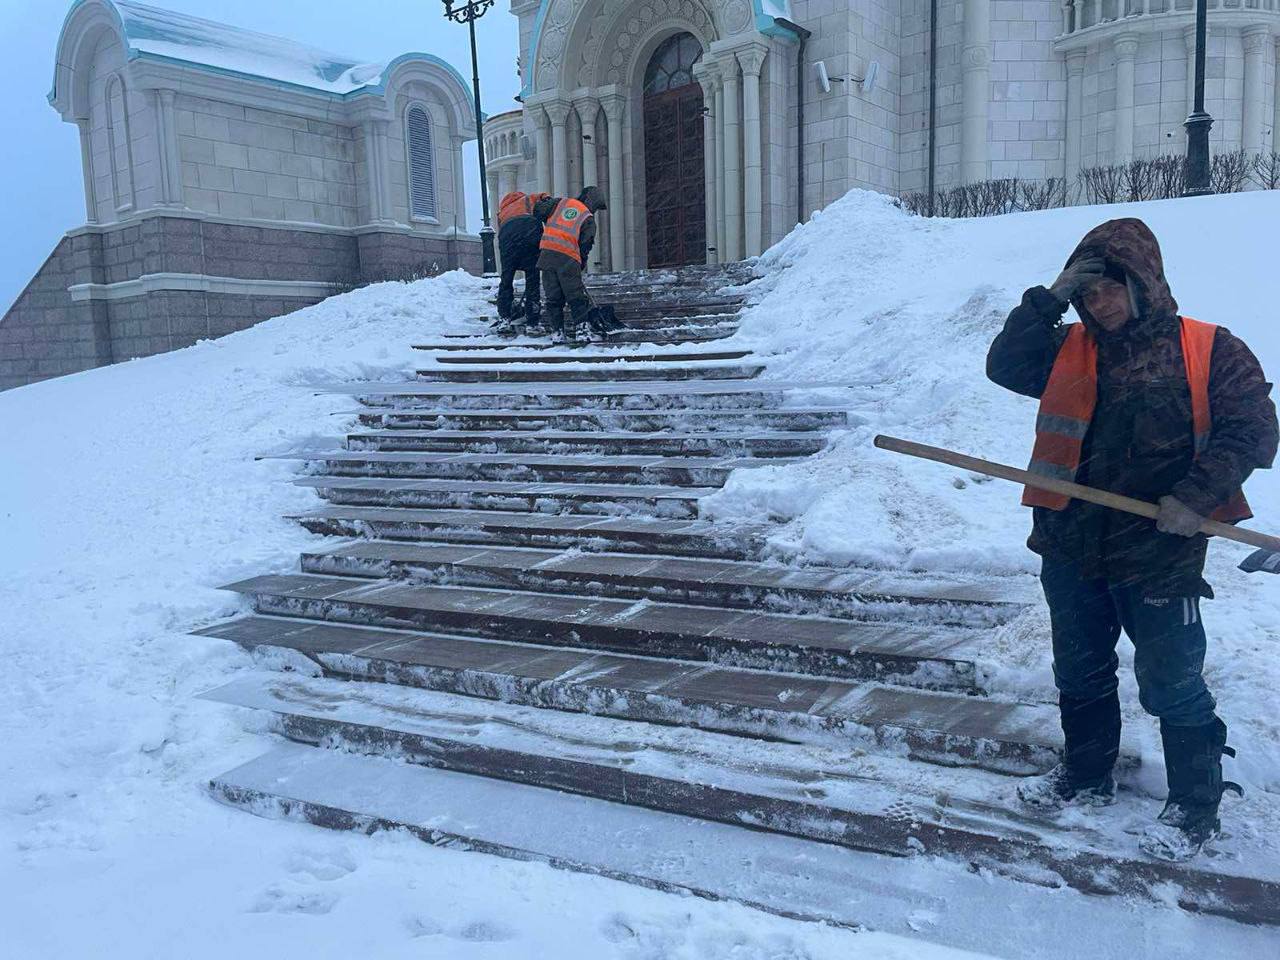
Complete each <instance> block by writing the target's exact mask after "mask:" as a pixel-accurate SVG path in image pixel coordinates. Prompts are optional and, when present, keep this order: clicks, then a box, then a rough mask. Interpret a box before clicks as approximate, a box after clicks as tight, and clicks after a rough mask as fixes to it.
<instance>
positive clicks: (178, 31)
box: [112, 0, 386, 94]
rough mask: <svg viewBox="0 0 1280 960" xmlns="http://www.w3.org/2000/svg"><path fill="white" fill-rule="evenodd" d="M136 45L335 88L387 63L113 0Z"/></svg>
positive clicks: (372, 75) (354, 83)
mask: <svg viewBox="0 0 1280 960" xmlns="http://www.w3.org/2000/svg"><path fill="white" fill-rule="evenodd" d="M112 5H113V6H114V7H115V8H116V10H117V11H118V12H119V14H120V20H121V23H122V24H123V27H124V35H125V38H126V40H127V42H128V44H129V48H130V49H131V50H132V51H135V52H137V53H143V54H150V55H152V56H159V57H167V58H171V59H175V60H183V61H187V62H190V63H198V64H202V65H204V66H208V67H214V68H217V69H220V70H231V71H234V72H236V73H244V74H249V75H251V76H257V77H265V78H267V79H269V80H278V81H280V82H282V83H290V84H295V85H297V86H302V87H309V88H311V89H313V90H322V91H325V92H327V93H333V94H348V93H352V92H353V91H356V90H359V89H361V88H363V87H368V86H371V85H376V84H377V83H378V81H379V80H380V79H381V77H382V74H383V72H384V70H385V69H386V65H385V64H376V63H363V62H361V61H359V60H356V59H353V58H351V57H345V56H342V55H341V54H333V53H327V52H326V51H324V50H318V49H316V48H314V47H308V46H305V45H304V44H301V43H297V42H295V41H292V40H286V39H284V38H282V37H273V36H269V35H268V34H263V33H255V32H254V31H252V30H245V29H242V28H240V27H233V26H229V25H227V24H223V23H215V22H214V21H212V20H205V19H202V18H200V17H192V16H189V15H187V14H183V13H176V12H174V11H172V10H161V9H158V8H156V7H149V6H145V5H143V4H140V3H129V2H125V0H112Z"/></svg>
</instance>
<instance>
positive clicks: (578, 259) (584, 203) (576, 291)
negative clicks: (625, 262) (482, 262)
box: [538, 186, 608, 342]
mask: <svg viewBox="0 0 1280 960" xmlns="http://www.w3.org/2000/svg"><path fill="white" fill-rule="evenodd" d="M606 209H608V207H607V206H606V204H605V200H604V192H603V191H602V190H601V189H600V188H599V187H594V186H591V187H584V188H583V190H582V193H580V194H578V198H577V199H576V200H574V199H572V198H570V197H566V198H563V199H560V200H558V201H557V202H556V205H555V209H554V210H553V211H552V212H551V215H550V216H549V217H548V218H547V223H546V226H545V227H544V228H543V230H542V241H541V248H542V251H541V253H540V254H539V255H538V267H539V269H541V270H542V285H543V287H544V288H545V289H546V295H547V326H548V327H549V328H550V330H551V332H552V335H553V337H554V338H555V339H556V340H557V341H560V342H563V341H564V340H565V339H566V334H565V326H564V308H565V306H566V305H567V306H568V307H569V313H570V317H571V323H572V327H571V329H570V337H569V339H574V340H576V339H577V338H578V332H579V331H580V330H583V329H584V328H585V327H586V325H587V324H588V321H589V319H590V314H591V310H592V303H591V297H590V296H589V295H588V294H587V288H586V286H585V285H584V284H583V282H582V274H583V271H584V270H585V269H586V264H587V258H588V257H589V256H590V255H591V248H592V246H594V245H595V240H596V218H595V214H596V212H597V211H600V210H606Z"/></svg>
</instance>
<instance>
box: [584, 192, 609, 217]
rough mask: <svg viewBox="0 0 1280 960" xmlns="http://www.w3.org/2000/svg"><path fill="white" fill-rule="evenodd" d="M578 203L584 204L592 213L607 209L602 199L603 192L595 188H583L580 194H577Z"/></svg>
mask: <svg viewBox="0 0 1280 960" xmlns="http://www.w3.org/2000/svg"><path fill="white" fill-rule="evenodd" d="M578 202H579V203H583V204H585V205H586V207H587V209H588V210H590V211H591V212H592V213H595V212H596V211H598V210H608V209H609V205H608V204H607V203H606V202H605V199H604V191H603V190H601V189H600V188H599V187H596V186H589V187H583V188H582V192H581V193H580V194H578Z"/></svg>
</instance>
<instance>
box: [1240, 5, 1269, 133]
mask: <svg viewBox="0 0 1280 960" xmlns="http://www.w3.org/2000/svg"><path fill="white" fill-rule="evenodd" d="M1241 36H1242V38H1243V40H1244V136H1243V138H1242V141H1241V146H1243V147H1244V149H1245V151H1246V152H1248V153H1251V154H1253V153H1261V152H1262V148H1263V137H1262V131H1263V130H1264V129H1265V127H1266V108H1267V105H1266V69H1267V52H1268V49H1269V48H1270V47H1271V46H1272V40H1271V28H1270V27H1269V26H1265V25H1264V26H1253V27H1247V28H1246V29H1245V30H1244V32H1243V33H1242V34H1241Z"/></svg>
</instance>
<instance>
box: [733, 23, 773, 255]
mask: <svg viewBox="0 0 1280 960" xmlns="http://www.w3.org/2000/svg"><path fill="white" fill-rule="evenodd" d="M765 53H766V51H765V50H764V49H762V48H760V47H750V48H748V49H746V50H739V51H738V53H737V59H738V64H739V66H741V67H742V124H743V128H742V152H743V158H744V161H745V162H744V164H743V208H744V214H745V219H744V227H745V237H746V252H747V256H748V257H758V256H760V254H762V253H764V190H763V185H764V151H763V149H762V136H761V129H760V70H761V68H762V67H763V66H764V58H765Z"/></svg>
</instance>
